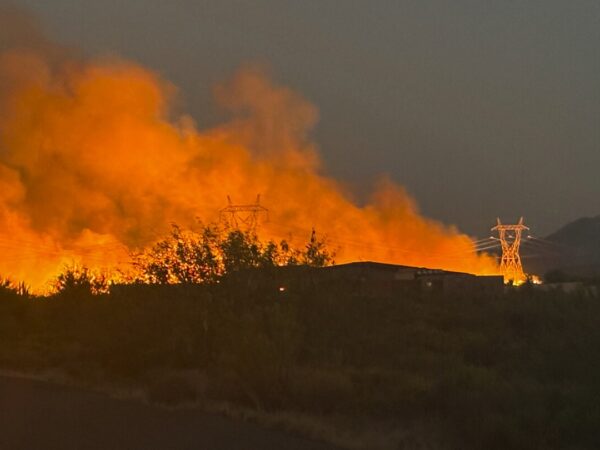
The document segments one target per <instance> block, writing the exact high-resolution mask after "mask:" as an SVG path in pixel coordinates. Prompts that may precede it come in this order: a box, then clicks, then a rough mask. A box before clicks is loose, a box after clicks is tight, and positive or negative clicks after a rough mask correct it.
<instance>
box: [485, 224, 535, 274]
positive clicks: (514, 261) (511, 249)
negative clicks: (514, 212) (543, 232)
mask: <svg viewBox="0 0 600 450" xmlns="http://www.w3.org/2000/svg"><path fill="white" fill-rule="evenodd" d="M523 230H529V228H528V227H526V226H525V225H524V224H523V217H521V218H520V219H519V223H517V224H516V225H503V224H502V223H501V222H500V219H499V218H498V224H497V225H496V226H495V227H494V228H492V231H497V232H498V236H499V237H500V243H501V244H502V259H501V260H500V270H501V271H502V275H504V281H505V282H511V281H512V282H513V284H520V283H522V282H523V281H525V273H524V272H523V266H522V264H521V256H520V255H519V246H520V245H521V233H522V231H523ZM507 231H513V232H514V233H513V234H512V235H509V236H507Z"/></svg>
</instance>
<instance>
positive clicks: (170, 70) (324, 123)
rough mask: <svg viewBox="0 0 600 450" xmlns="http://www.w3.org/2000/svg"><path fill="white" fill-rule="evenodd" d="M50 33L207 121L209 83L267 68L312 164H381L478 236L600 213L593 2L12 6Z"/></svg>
mask: <svg viewBox="0 0 600 450" xmlns="http://www.w3.org/2000/svg"><path fill="white" fill-rule="evenodd" d="M13 4H15V5H17V6H20V7H25V8H28V9H29V10H30V11H32V12H33V13H34V14H35V15H37V16H38V19H39V20H40V22H41V23H42V25H43V26H44V27H45V29H46V31H47V33H48V34H49V35H50V36H51V37H52V38H53V39H55V40H58V41H59V42H62V43H64V44H66V45H68V46H71V47H74V48H77V49H78V51H81V52H82V53H84V54H99V53H100V54H117V55H120V56H123V57H126V58H128V59H132V60H134V61H137V62H139V63H141V64H143V65H144V66H146V67H149V68H151V69H152V70H154V71H156V72H158V73H159V74H160V75H162V76H163V77H164V78H165V79H168V80H170V81H171V82H172V83H173V84H174V85H176V86H178V88H179V94H178V96H177V99H178V102H179V105H180V108H181V109H182V110H185V111H187V112H190V113H191V114H192V115H193V116H194V117H195V119H196V121H197V122H198V124H199V126H200V127H208V126H213V125H214V124H215V123H218V122H219V120H220V118H218V117H215V112H214V111H215V109H214V107H213V105H212V104H211V96H212V94H211V89H212V86H213V85H214V83H215V81H218V80H222V79H223V78H226V77H228V76H230V75H231V74H232V73H233V72H235V70H236V68H237V67H238V66H239V65H240V64H241V63H247V62H257V61H258V62H260V63H263V64H267V65H269V66H270V67H271V69H272V73H273V76H274V77H275V78H276V79H277V81H278V82H279V83H282V84H285V85H289V86H291V87H292V88H293V89H294V90H295V91H297V92H299V93H301V94H302V95H303V96H304V97H305V98H307V99H308V100H309V101H311V102H312V103H313V104H314V105H316V107H317V108H318V110H319V121H318V124H317V127H316V131H315V132H314V134H315V141H316V142H317V145H319V147H320V153H321V155H322V157H323V159H324V161H325V166H326V170H327V172H328V173H330V174H333V175H334V176H336V177H337V178H338V179H340V180H341V181H342V182H345V183H347V184H348V185H349V187H350V188H351V189H353V190H354V191H355V192H356V193H357V195H359V196H360V195H361V194H362V193H364V192H367V191H368V190H369V185H370V184H371V183H372V182H373V181H374V180H375V179H376V178H377V176H378V175H379V174H381V173H386V174H388V175H389V178H391V179H392V180H394V181H395V182H397V183H400V184H402V185H403V186H405V187H406V189H407V190H408V191H409V192H410V193H411V194H412V195H413V196H414V197H415V198H416V200H417V201H418V203H419V204H420V207H421V210H422V211H423V212H424V213H425V214H427V215H428V216H430V217H433V218H435V219H439V220H441V221H443V222H446V223H450V224H456V225H458V227H459V228H460V229H462V230H463V231H466V232H469V233H471V234H477V235H480V236H484V235H485V233H487V231H486V229H487V227H488V225H490V226H491V225H493V223H494V220H495V217H496V216H497V215H500V216H501V217H503V218H505V219H506V220H510V219H513V218H516V217H518V216H519V215H524V216H525V217H526V220H527V222H528V224H529V225H530V226H531V227H532V229H533V230H534V232H535V233H536V234H538V235H543V234H545V233H548V232H551V231H553V230H554V229H555V228H557V227H558V226H561V225H562V224H564V223H565V222H567V221H570V220H572V219H575V218H577V217H580V216H582V215H597V214H600V201H599V198H600V181H599V179H598V175H599V173H600V131H599V129H600V126H599V124H600V77H599V76H598V74H599V73H600V52H599V50H600V2H598V1H597V0H570V1H565V0H540V1H533V0H531V1H497V2H483V1H479V0H474V1H461V0H457V1H452V2H449V1H445V0H439V1H433V0H414V1H398V0H396V1H377V2H367V1H364V2H361V1H302V2H300V1H278V0H269V1H260V0H254V1H200V0H170V1H168V2H167V1H162V0H102V1H97V0H52V1H48V0H15V1H13Z"/></svg>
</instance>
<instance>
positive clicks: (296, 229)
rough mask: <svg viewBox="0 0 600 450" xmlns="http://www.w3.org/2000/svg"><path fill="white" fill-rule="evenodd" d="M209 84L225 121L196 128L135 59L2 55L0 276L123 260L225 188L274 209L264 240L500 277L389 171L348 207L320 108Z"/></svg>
mask: <svg viewBox="0 0 600 450" xmlns="http://www.w3.org/2000/svg"><path fill="white" fill-rule="evenodd" d="M215 91H216V98H217V100H218V103H219V104H220V105H221V106H222V107H223V108H225V109H226V111H228V112H229V113H230V114H231V117H232V118H231V120H229V121H228V122H226V123H224V124H223V125H221V126H219V127H216V128H213V129H209V130H202V131H201V130H198V128H197V127H196V125H195V124H194V122H193V120H192V119H191V118H190V117H189V116H186V115H176V114H175V113H174V112H173V110H172V108H171V103H172V102H171V100H172V98H173V96H174V93H175V89H174V88H173V86H171V85H170V84H169V83H167V82H165V81H164V80H162V79H160V78H159V77H158V76H157V75H156V74H154V73H152V72H151V71H149V70H147V69H144V68H142V67H140V66H138V65H136V64H133V63H130V62H126V61H122V60H114V59H113V60H96V61H91V62H86V63H81V62H75V61H69V60H66V61H65V60H61V61H60V62H56V60H53V61H50V60H49V59H48V58H46V57H45V56H44V55H43V54H41V53H40V52H37V51H28V50H19V51H15V50H9V51H5V52H4V53H1V54H0V117H2V121H1V122H0V252H1V253H0V273H1V274H2V275H4V276H11V277H13V278H15V279H22V280H25V281H26V282H28V283H30V284H31V285H32V286H34V287H38V288H39V287H43V286H44V283H46V282H47V280H48V279H49V278H51V277H52V276H53V275H55V274H56V273H57V271H59V270H60V269H61V268H62V266H63V265H64V264H65V263H67V262H70V261H77V262H80V263H82V264H85V265H88V266H91V267H115V266H121V267H124V266H125V267H126V266H127V263H128V261H129V257H128V253H129V251H130V250H132V249H137V248H142V247H144V246H146V245H148V244H150V243H152V242H153V241H155V240H156V239H157V238H158V237H159V236H161V235H162V234H163V233H165V232H166V231H167V230H168V227H169V224H170V223H171V222H176V223H178V224H180V225H182V226H184V227H192V226H193V225H194V223H195V222H196V220H197V218H200V219H201V220H202V221H204V222H211V221H215V220H217V218H218V212H219V210H220V209H221V208H222V207H223V206H225V203H226V197H227V195H231V197H232V198H233V199H234V201H239V202H240V203H247V202H251V201H252V200H253V199H254V197H255V195H256V194H257V193H261V194H262V203H263V204H264V205H265V206H267V207H269V208H270V221H269V222H268V223H265V224H263V225H262V226H261V228H260V233H259V234H260V235H261V238H272V239H277V240H278V239H281V238H285V239H288V240H290V241H291V243H292V244H294V243H296V244H297V245H300V243H304V242H306V240H307V238H308V236H309V235H310V230H311V228H312V227H315V228H316V229H317V230H318V231H319V232H321V233H325V234H326V235H327V236H328V237H329V244H330V246H333V247H334V248H336V249H337V258H336V259H337V261H338V262H345V261H351V260H377V261H385V262H393V263H400V264H408V265H417V266H428V267H435V268H444V269H449V270H459V271H466V272H471V273H478V274H489V273H498V268H497V266H496V263H495V261H494V259H493V258H491V257H488V256H485V255H484V256H482V255H478V254H477V253H476V251H475V247H474V245H473V242H472V241H471V239H470V238H469V237H468V236H466V235H464V234H461V233H459V232H458V231H457V230H456V229H455V228H454V227H447V226H444V225H442V224H440V223H438V222H435V221H433V220H430V219H427V218H425V217H423V216H421V215H420V214H419V212H418V209H417V207H416V205H415V202H414V201H413V199H412V198H410V197H409V196H408V195H407V194H406V192H405V191H404V190H403V189H402V188H401V187H399V186H397V185H394V184H393V183H392V182H390V181H388V180H383V181H381V183H380V186H379V187H378V188H377V189H376V191H375V194H374V195H373V197H372V201H371V202H370V203H369V204H368V205H366V206H359V205H357V204H356V203H354V202H353V201H352V200H351V199H350V197H349V196H348V195H347V194H346V193H345V192H344V189H342V187H341V186H340V185H339V184H338V183H337V182H336V181H334V180H333V179H331V178H328V177H327V176H326V175H324V174H323V171H322V169H321V166H320V159H319V156H318V153H317V150H316V147H315V144H314V143H313V142H312V141H311V140H310V131H311V128H312V127H313V125H314V124H315V122H316V121H317V111H316V109H315V107H313V106H312V105H311V104H310V103H308V102H307V101H305V100H304V99H303V98H301V97H300V96H299V95H298V94H296V93H295V92H293V91H291V90H290V89H288V88H285V87H281V86H277V85H274V84H273V83H272V81H271V80H270V79H269V77H268V76H267V75H266V74H265V73H263V72H262V71H261V70H258V69H256V68H246V69H245V70H242V71H240V72H239V73H238V74H237V75H235V76H234V77H233V79H232V80H230V81H229V82H227V83H224V84H222V85H220V86H219V87H217V89H216V90H215Z"/></svg>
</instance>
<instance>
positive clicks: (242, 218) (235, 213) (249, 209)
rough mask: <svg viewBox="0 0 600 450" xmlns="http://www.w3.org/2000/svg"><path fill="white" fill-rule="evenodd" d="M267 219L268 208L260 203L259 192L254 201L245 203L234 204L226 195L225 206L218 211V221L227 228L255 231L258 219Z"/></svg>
mask: <svg viewBox="0 0 600 450" xmlns="http://www.w3.org/2000/svg"><path fill="white" fill-rule="evenodd" d="M261 219H262V220H263V221H265V222H268V221H269V210H268V209H267V208H265V207H264V206H262V205H261V204H260V194H258V195H257V196H256V201H255V202H254V203H251V204H246V205H235V204H234V203H233V202H232V201H231V197H229V195H228V196H227V206H226V207H225V208H223V209H222V210H221V211H219V221H220V222H221V223H222V224H223V225H224V226H225V227H226V228H229V229H234V230H241V231H249V232H252V233H254V232H256V229H257V228H258V225H259V221H260V220H261Z"/></svg>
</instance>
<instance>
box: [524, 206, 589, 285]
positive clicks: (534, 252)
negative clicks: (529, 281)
mask: <svg viewBox="0 0 600 450" xmlns="http://www.w3.org/2000/svg"><path fill="white" fill-rule="evenodd" d="M521 255H522V258H523V266H524V269H525V271H526V272H529V273H535V274H540V275H543V274H545V273H547V272H549V271H555V270H559V271H561V272H564V273H566V274H569V275H572V276H579V277H596V276H600V215H598V216H595V217H582V218H580V219H577V220H575V221H573V222H570V223H568V224H566V225H565V226H563V227H562V228H560V229H559V230H557V231H555V232H554V233H552V234H550V235H548V236H547V237H545V238H543V239H539V238H535V237H526V238H524V239H523V245H522V252H521Z"/></svg>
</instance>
